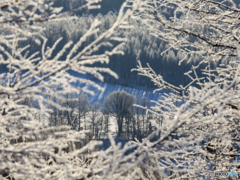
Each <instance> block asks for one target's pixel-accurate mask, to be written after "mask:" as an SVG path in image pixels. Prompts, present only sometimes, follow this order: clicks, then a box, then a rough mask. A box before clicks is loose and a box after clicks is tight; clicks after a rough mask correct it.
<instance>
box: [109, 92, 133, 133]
mask: <svg viewBox="0 0 240 180" xmlns="http://www.w3.org/2000/svg"><path fill="white" fill-rule="evenodd" d="M134 101H135V98H134V96H133V95H130V94H128V93H126V92H124V91H115V92H113V93H111V94H110V95H109V96H108V97H107V98H106V99H105V100H104V106H105V111H106V112H107V113H109V114H111V115H113V116H115V117H116V120H117V125H118V134H119V135H120V136H121V135H122V130H123V121H124V118H125V117H126V116H127V115H128V114H129V113H130V108H132V106H133V103H134Z"/></svg>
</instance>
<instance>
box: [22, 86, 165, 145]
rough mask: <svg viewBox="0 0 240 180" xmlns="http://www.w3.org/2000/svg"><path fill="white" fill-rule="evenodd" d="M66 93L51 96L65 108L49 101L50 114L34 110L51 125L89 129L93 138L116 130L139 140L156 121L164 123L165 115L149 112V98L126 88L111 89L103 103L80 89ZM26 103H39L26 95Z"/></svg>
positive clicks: (124, 135)
mask: <svg viewBox="0 0 240 180" xmlns="http://www.w3.org/2000/svg"><path fill="white" fill-rule="evenodd" d="M65 96H66V101H60V100H57V99H56V98H54V97H53V99H52V101H53V102H55V103H57V104H58V105H59V106H61V107H62V109H59V108H57V107H56V106H52V105H50V104H46V106H48V109H49V111H50V115H49V117H48V118H46V117H45V118H44V117H42V116H41V114H35V118H36V119H38V120H39V121H44V119H45V121H46V122H47V123H48V124H49V126H62V125H68V126H70V127H71V129H72V130H76V131H89V133H90V134H89V135H90V136H91V138H93V139H107V138H108V133H109V132H110V131H111V132H112V131H115V132H116V133H117V134H116V135H117V136H118V137H119V138H123V139H135V138H137V139H138V140H140V141H141V140H142V139H143V138H144V137H146V136H148V135H149V134H151V133H152V132H153V131H154V130H156V125H155V124H158V126H161V124H162V121H163V118H162V117H160V116H157V115H155V114H153V113H151V112H147V109H149V108H150V100H149V99H148V98H146V97H141V98H135V97H134V96H133V95H131V94H129V93H127V92H124V91H115V92H112V93H111V94H110V95H109V96H108V97H106V98H105V100H104V104H103V105H102V104H100V103H98V102H95V103H94V104H93V105H91V104H90V103H89V100H88V96H87V95H86V94H83V93H81V92H80V93H79V94H76V93H75V94H73V93H72V94H66V95H65ZM23 104H25V105H27V106H29V107H34V106H36V105H35V104H36V103H34V101H32V100H31V99H29V98H26V99H25V101H24V103H23ZM35 108H37V107H35ZM152 121H154V122H155V123H153V122H152ZM110 128H114V129H111V130H110Z"/></svg>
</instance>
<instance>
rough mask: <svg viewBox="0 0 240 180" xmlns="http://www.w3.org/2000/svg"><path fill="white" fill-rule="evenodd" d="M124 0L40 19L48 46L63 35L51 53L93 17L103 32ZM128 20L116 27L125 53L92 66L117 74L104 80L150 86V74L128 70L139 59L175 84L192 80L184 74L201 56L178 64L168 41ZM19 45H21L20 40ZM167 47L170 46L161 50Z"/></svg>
mask: <svg viewBox="0 0 240 180" xmlns="http://www.w3.org/2000/svg"><path fill="white" fill-rule="evenodd" d="M82 2H83V1H82V0H80V1H77V0H69V1H65V0H61V1H58V4H59V6H61V5H63V6H64V10H69V9H71V8H72V7H74V6H79V4H81V3H82ZM123 2H124V1H123V0H103V1H102V2H101V3H100V4H101V7H102V8H101V9H100V10H92V11H89V10H88V11H85V12H84V14H82V12H81V14H77V13H76V16H78V19H77V20H75V19H66V20H62V21H60V22H46V23H43V26H45V28H46V30H45V31H44V32H43V33H44V34H45V36H46V37H47V38H48V45H49V46H52V45H53V44H54V43H55V41H56V40H57V39H58V38H60V37H63V40H62V41H61V42H60V44H59V45H58V46H57V48H56V49H57V50H55V51H56V52H53V54H57V53H58V50H60V49H61V47H62V46H63V45H64V44H66V42H68V41H70V40H71V41H73V42H77V41H78V39H79V38H81V37H82V35H83V34H85V33H86V32H87V30H88V29H89V28H90V25H91V23H92V22H93V20H94V19H95V18H97V19H99V20H100V21H101V22H102V24H101V25H100V26H99V32H103V31H105V30H106V29H108V28H109V27H111V25H112V24H113V22H114V21H115V20H116V18H117V15H116V13H117V11H118V10H119V8H120V6H121V4H122V3H123ZM131 24H132V25H133V26H134V28H132V29H129V30H128V31H126V30H119V31H118V32H117V33H118V34H119V35H120V36H121V37H127V39H128V42H127V43H126V44H125V45H123V46H121V49H122V50H123V52H124V53H125V54H124V55H118V56H116V55H114V56H111V57H110V63H109V64H93V66H96V65H97V66H102V67H109V68H110V69H112V70H113V71H114V72H116V73H117V74H118V76H119V78H118V79H115V78H113V77H111V76H109V75H105V82H107V83H111V84H118V85H123V86H128V87H136V86H144V87H147V88H153V87H154V84H153V83H152V82H151V81H150V79H149V78H147V77H143V76H139V75H138V74H137V73H136V72H134V71H133V72H132V71H131V69H133V68H136V66H137V62H138V60H140V61H141V63H142V65H143V66H146V64H147V63H149V65H150V66H151V67H152V69H153V70H154V71H155V72H156V73H157V74H161V75H163V78H164V79H165V80H166V81H167V82H169V83H171V84H174V85H177V86H179V85H183V86H184V85H187V84H188V83H189V82H190V81H191V80H190V78H189V77H187V76H185V75H183V74H184V73H185V72H187V71H189V70H191V67H192V65H196V64H198V63H199V62H200V60H201V57H200V56H198V55H193V56H191V57H187V58H186V59H187V60H185V61H183V62H182V63H181V64H179V61H180V60H181V59H182V58H183V57H184V54H182V53H181V51H175V50H172V49H171V48H170V47H169V45H168V43H167V42H164V41H161V40H160V39H157V38H155V37H154V36H149V31H148V29H147V27H145V26H143V25H141V24H140V23H139V22H137V21H134V20H131ZM2 33H4V32H2ZM5 33H7V32H5ZM98 34H99V33H96V35H94V36H90V37H89V38H87V42H85V43H86V45H87V44H89V43H90V42H92V41H93V40H94V39H95V38H96V36H98ZM25 43H26V41H25ZM27 43H28V44H30V45H31V48H32V51H33V52H35V51H36V48H38V49H39V46H38V45H37V43H35V42H34V41H33V40H32V39H29V41H28V42H27ZM113 43H114V42H113ZM22 45H26V44H22ZM19 46H21V44H20V45H19ZM83 47H84V46H83ZM168 48H169V49H170V50H169V51H166V52H164V51H165V50H166V49H168ZM105 50H106V49H100V50H99V51H101V52H104V51H105ZM62 59H64V57H62ZM222 63H223V62H222ZM211 66H212V67H213V68H214V67H216V66H218V64H211ZM5 68H6V66H5V67H3V66H2V67H0V71H4V70H5ZM199 69H200V68H199ZM199 69H198V70H197V74H198V76H200V77H201V76H202V73H201V71H200V70H199ZM88 78H90V79H92V80H94V77H90V76H89V77H88Z"/></svg>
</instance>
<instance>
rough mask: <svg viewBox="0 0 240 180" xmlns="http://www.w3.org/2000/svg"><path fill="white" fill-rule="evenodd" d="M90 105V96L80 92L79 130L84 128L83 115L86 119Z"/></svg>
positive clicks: (78, 109) (78, 106) (78, 103)
mask: <svg viewBox="0 0 240 180" xmlns="http://www.w3.org/2000/svg"><path fill="white" fill-rule="evenodd" d="M89 106H90V104H89V101H88V96H87V95H83V94H81V93H80V94H79V95H78V100H77V111H78V131H80V130H81V129H83V128H82V127H81V121H82V118H83V117H84V120H85V116H86V113H87V112H88V111H89Z"/></svg>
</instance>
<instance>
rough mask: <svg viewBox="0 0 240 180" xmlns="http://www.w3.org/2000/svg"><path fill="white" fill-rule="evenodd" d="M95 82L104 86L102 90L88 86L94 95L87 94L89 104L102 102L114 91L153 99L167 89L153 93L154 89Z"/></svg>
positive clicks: (159, 96)
mask: <svg viewBox="0 0 240 180" xmlns="http://www.w3.org/2000/svg"><path fill="white" fill-rule="evenodd" d="M97 84H98V85H100V86H101V87H104V91H103V92H101V91H99V90H97V89H96V88H94V87H92V86H88V89H89V90H92V91H94V92H95V95H94V96H91V95H88V98H89V102H90V103H91V104H94V103H95V102H99V103H100V104H103V103H104V99H105V98H106V97H108V96H109V94H111V93H112V92H114V91H125V92H127V93H129V94H132V95H133V96H135V97H136V98H141V97H144V96H145V97H147V98H148V99H150V100H153V101H157V100H159V99H160V98H161V97H162V95H163V93H164V92H165V93H166V92H167V91H161V92H156V93H154V92H153V91H154V89H147V88H144V87H136V88H130V87H125V86H120V85H113V84H107V83H103V82H97ZM77 86H79V87H82V86H81V85H77Z"/></svg>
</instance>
